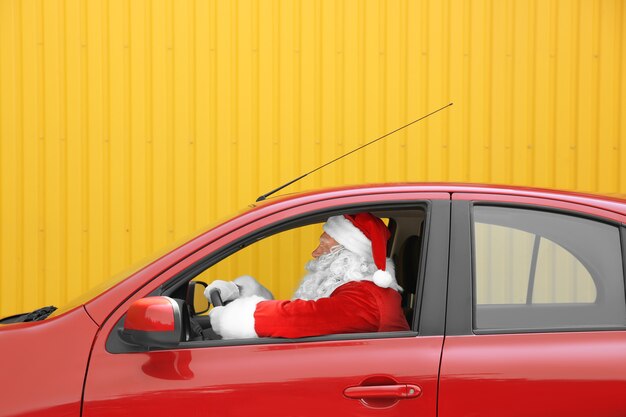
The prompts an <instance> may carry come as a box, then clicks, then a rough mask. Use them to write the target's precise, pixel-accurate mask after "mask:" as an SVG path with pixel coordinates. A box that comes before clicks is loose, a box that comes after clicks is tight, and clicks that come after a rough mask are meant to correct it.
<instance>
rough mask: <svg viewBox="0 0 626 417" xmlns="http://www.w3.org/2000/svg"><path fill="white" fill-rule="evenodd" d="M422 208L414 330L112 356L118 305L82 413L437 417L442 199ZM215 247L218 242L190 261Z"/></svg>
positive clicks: (96, 354)
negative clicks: (424, 220)
mask: <svg viewBox="0 0 626 417" xmlns="http://www.w3.org/2000/svg"><path fill="white" fill-rule="evenodd" d="M429 204H430V205H429V207H430V210H431V211H430V213H429V227H428V228H426V229H425V230H426V231H425V232H424V233H427V234H428V236H427V237H428V238H427V239H425V242H426V244H425V247H423V248H422V250H423V251H424V253H425V254H426V253H427V254H428V259H425V258H423V260H424V262H423V263H424V266H423V272H422V276H423V277H424V282H423V284H422V285H423V287H422V288H423V294H422V297H421V299H423V300H424V303H423V304H422V305H421V306H420V307H421V310H422V313H424V312H433V314H422V315H421V316H420V320H419V323H415V324H414V326H413V329H412V331H409V332H397V333H395V334H389V333H371V334H358V335H354V334H352V335H331V336H323V337H317V338H308V339H293V340H286V339H260V340H259V339H256V340H235V341H221V340H216V341H199V342H183V343H181V345H180V346H179V347H178V348H176V349H164V350H153V351H144V352H121V353H110V352H109V351H107V348H106V341H107V338H108V337H109V336H110V334H111V332H112V331H113V328H114V325H115V322H117V321H118V320H119V319H120V318H121V317H123V310H124V309H125V308H126V309H127V304H125V305H123V306H122V307H120V309H119V310H120V311H118V312H116V314H114V315H113V316H112V317H111V319H109V320H108V321H107V322H106V323H105V325H104V327H103V329H102V331H101V332H100V333H99V337H98V338H97V340H96V342H95V344H94V347H93V352H92V356H91V360H90V364H89V370H88V375H87V378H86V385H85V392H84V404H83V416H85V417H95V416H110V415H129V416H130V415H132V416H136V415H149V416H151V417H155V416H168V417H170V416H172V415H190V416H191V415H221V416H229V415H232V416H240V415H256V416H263V415H267V416H293V415H299V416H316V417H319V416H323V415H328V413H332V415H376V416H383V415H384V416H392V415H419V416H424V417H434V416H436V404H437V384H438V372H439V361H440V356H441V350H442V344H443V318H442V317H443V311H439V310H438V309H442V308H443V307H444V306H445V303H444V302H443V301H444V300H445V287H446V286H445V280H446V277H447V256H448V252H447V250H448V243H449V242H448V239H449V233H448V230H449V201H447V200H445V201H436V200H435V201H430V202H429ZM284 216H285V215H284V213H283V217H284ZM220 245H221V246H220ZM222 246H223V242H219V241H217V242H215V243H213V244H211V245H209V246H208V247H207V248H205V249H203V250H202V251H201V252H202V253H198V254H195V255H194V259H199V257H201V256H203V254H204V256H206V254H208V253H211V251H216V250H218V249H219V248H220V247H222ZM193 261H194V260H193V259H190V260H188V261H185V262H182V263H181V266H179V267H176V268H172V269H171V270H169V271H166V272H165V273H164V274H165V275H166V276H164V277H163V279H164V280H167V279H168V276H169V277H173V276H175V275H176V274H178V273H180V271H181V269H184V268H185V267H189V265H192V264H193ZM129 301H130V300H129ZM390 393H391V394H390ZM394 396H395V398H394Z"/></svg>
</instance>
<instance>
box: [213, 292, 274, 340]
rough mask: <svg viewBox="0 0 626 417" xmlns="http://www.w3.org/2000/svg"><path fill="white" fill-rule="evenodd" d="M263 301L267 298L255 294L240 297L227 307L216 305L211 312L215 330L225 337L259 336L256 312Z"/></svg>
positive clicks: (246, 337) (244, 337) (245, 337)
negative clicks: (255, 323)
mask: <svg viewBox="0 0 626 417" xmlns="http://www.w3.org/2000/svg"><path fill="white" fill-rule="evenodd" d="M261 301H266V300H265V299H264V298H261V297H259V296H256V295H253V296H252V297H241V298H238V299H236V300H235V301H233V302H232V303H230V304H228V305H227V306H225V307H215V308H214V309H213V310H211V312H210V313H209V316H210V318H211V327H212V328H213V331H214V332H215V333H217V334H219V335H220V336H222V338H223V339H250V338H254V337H259V336H258V335H257V333H256V330H255V328H254V312H255V311H256V305H257V304H258V303H260V302H261Z"/></svg>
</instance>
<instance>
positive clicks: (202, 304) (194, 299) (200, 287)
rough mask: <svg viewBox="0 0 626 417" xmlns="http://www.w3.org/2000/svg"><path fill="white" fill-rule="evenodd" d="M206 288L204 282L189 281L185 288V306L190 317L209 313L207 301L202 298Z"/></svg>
mask: <svg viewBox="0 0 626 417" xmlns="http://www.w3.org/2000/svg"><path fill="white" fill-rule="evenodd" d="M206 287H208V285H207V283H206V282H202V281H189V285H188V286H187V300H186V301H187V305H188V306H189V307H190V308H191V315H192V316H196V315H198V314H202V313H206V312H207V311H209V307H210V304H209V300H207V298H206V297H205V296H204V290H205V289H206Z"/></svg>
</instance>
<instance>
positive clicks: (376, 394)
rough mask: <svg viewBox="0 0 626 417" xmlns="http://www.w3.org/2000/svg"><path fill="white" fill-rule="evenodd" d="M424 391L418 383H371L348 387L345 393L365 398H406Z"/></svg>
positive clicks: (349, 395) (351, 396) (413, 396)
mask: <svg viewBox="0 0 626 417" xmlns="http://www.w3.org/2000/svg"><path fill="white" fill-rule="evenodd" d="M421 393H422V389H421V388H420V387H418V386H417V385H411V384H398V385H371V386H362V385H360V386H357V387H348V388H346V389H345V390H344V392H343V394H344V395H345V396H346V397H348V398H353V399H364V398H395V399H398V400H401V399H405V398H415V397H418V396H419V395H420V394H421Z"/></svg>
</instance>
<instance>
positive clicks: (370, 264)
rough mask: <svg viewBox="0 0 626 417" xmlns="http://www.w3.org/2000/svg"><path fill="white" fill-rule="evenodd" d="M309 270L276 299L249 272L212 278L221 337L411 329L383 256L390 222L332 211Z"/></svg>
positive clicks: (215, 319) (215, 323)
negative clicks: (287, 293)
mask: <svg viewBox="0 0 626 417" xmlns="http://www.w3.org/2000/svg"><path fill="white" fill-rule="evenodd" d="M323 229H324V233H323V234H322V235H321V236H320V243H319V246H318V247H317V248H316V249H315V250H314V251H313V253H312V256H313V258H314V259H313V260H312V261H310V262H308V263H307V265H306V266H305V268H306V270H307V271H308V274H307V275H306V276H305V277H304V278H303V280H302V282H301V283H300V286H299V287H298V289H297V290H296V292H295V294H294V298H293V299H291V300H273V298H274V297H273V296H272V294H271V292H269V291H268V290H267V289H266V288H264V287H263V286H262V285H261V284H259V283H258V282H257V281H256V280H255V279H254V278H252V277H250V276H243V277H239V278H237V279H235V280H234V281H231V282H227V281H219V280H218V281H214V282H213V283H211V285H209V286H208V287H207V289H206V291H205V295H206V296H207V298H208V297H209V294H210V293H211V292H212V291H213V290H218V291H219V292H220V295H221V298H222V300H223V301H224V302H227V301H231V302H230V303H229V304H227V305H226V306H223V307H215V308H213V310H212V311H211V313H210V316H211V317H210V318H211V326H212V328H213V330H214V331H215V332H216V333H217V334H219V335H221V336H222V337H223V338H224V339H240V338H255V337H287V338H296V337H307V336H320V335H325V334H335V333H361V332H392V331H402V330H409V326H408V324H407V321H406V319H405V317H404V314H403V312H402V308H401V306H400V301H401V297H400V294H399V292H400V291H402V288H400V286H399V285H398V283H397V282H396V279H395V274H394V265H393V261H392V260H391V259H389V258H386V247H387V240H388V239H389V236H390V233H389V229H387V226H386V225H385V223H383V221H382V220H380V219H379V218H378V217H376V216H374V215H372V214H370V213H359V214H356V215H343V216H334V217H330V218H329V219H328V220H327V222H326V223H325V224H324V225H323Z"/></svg>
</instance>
